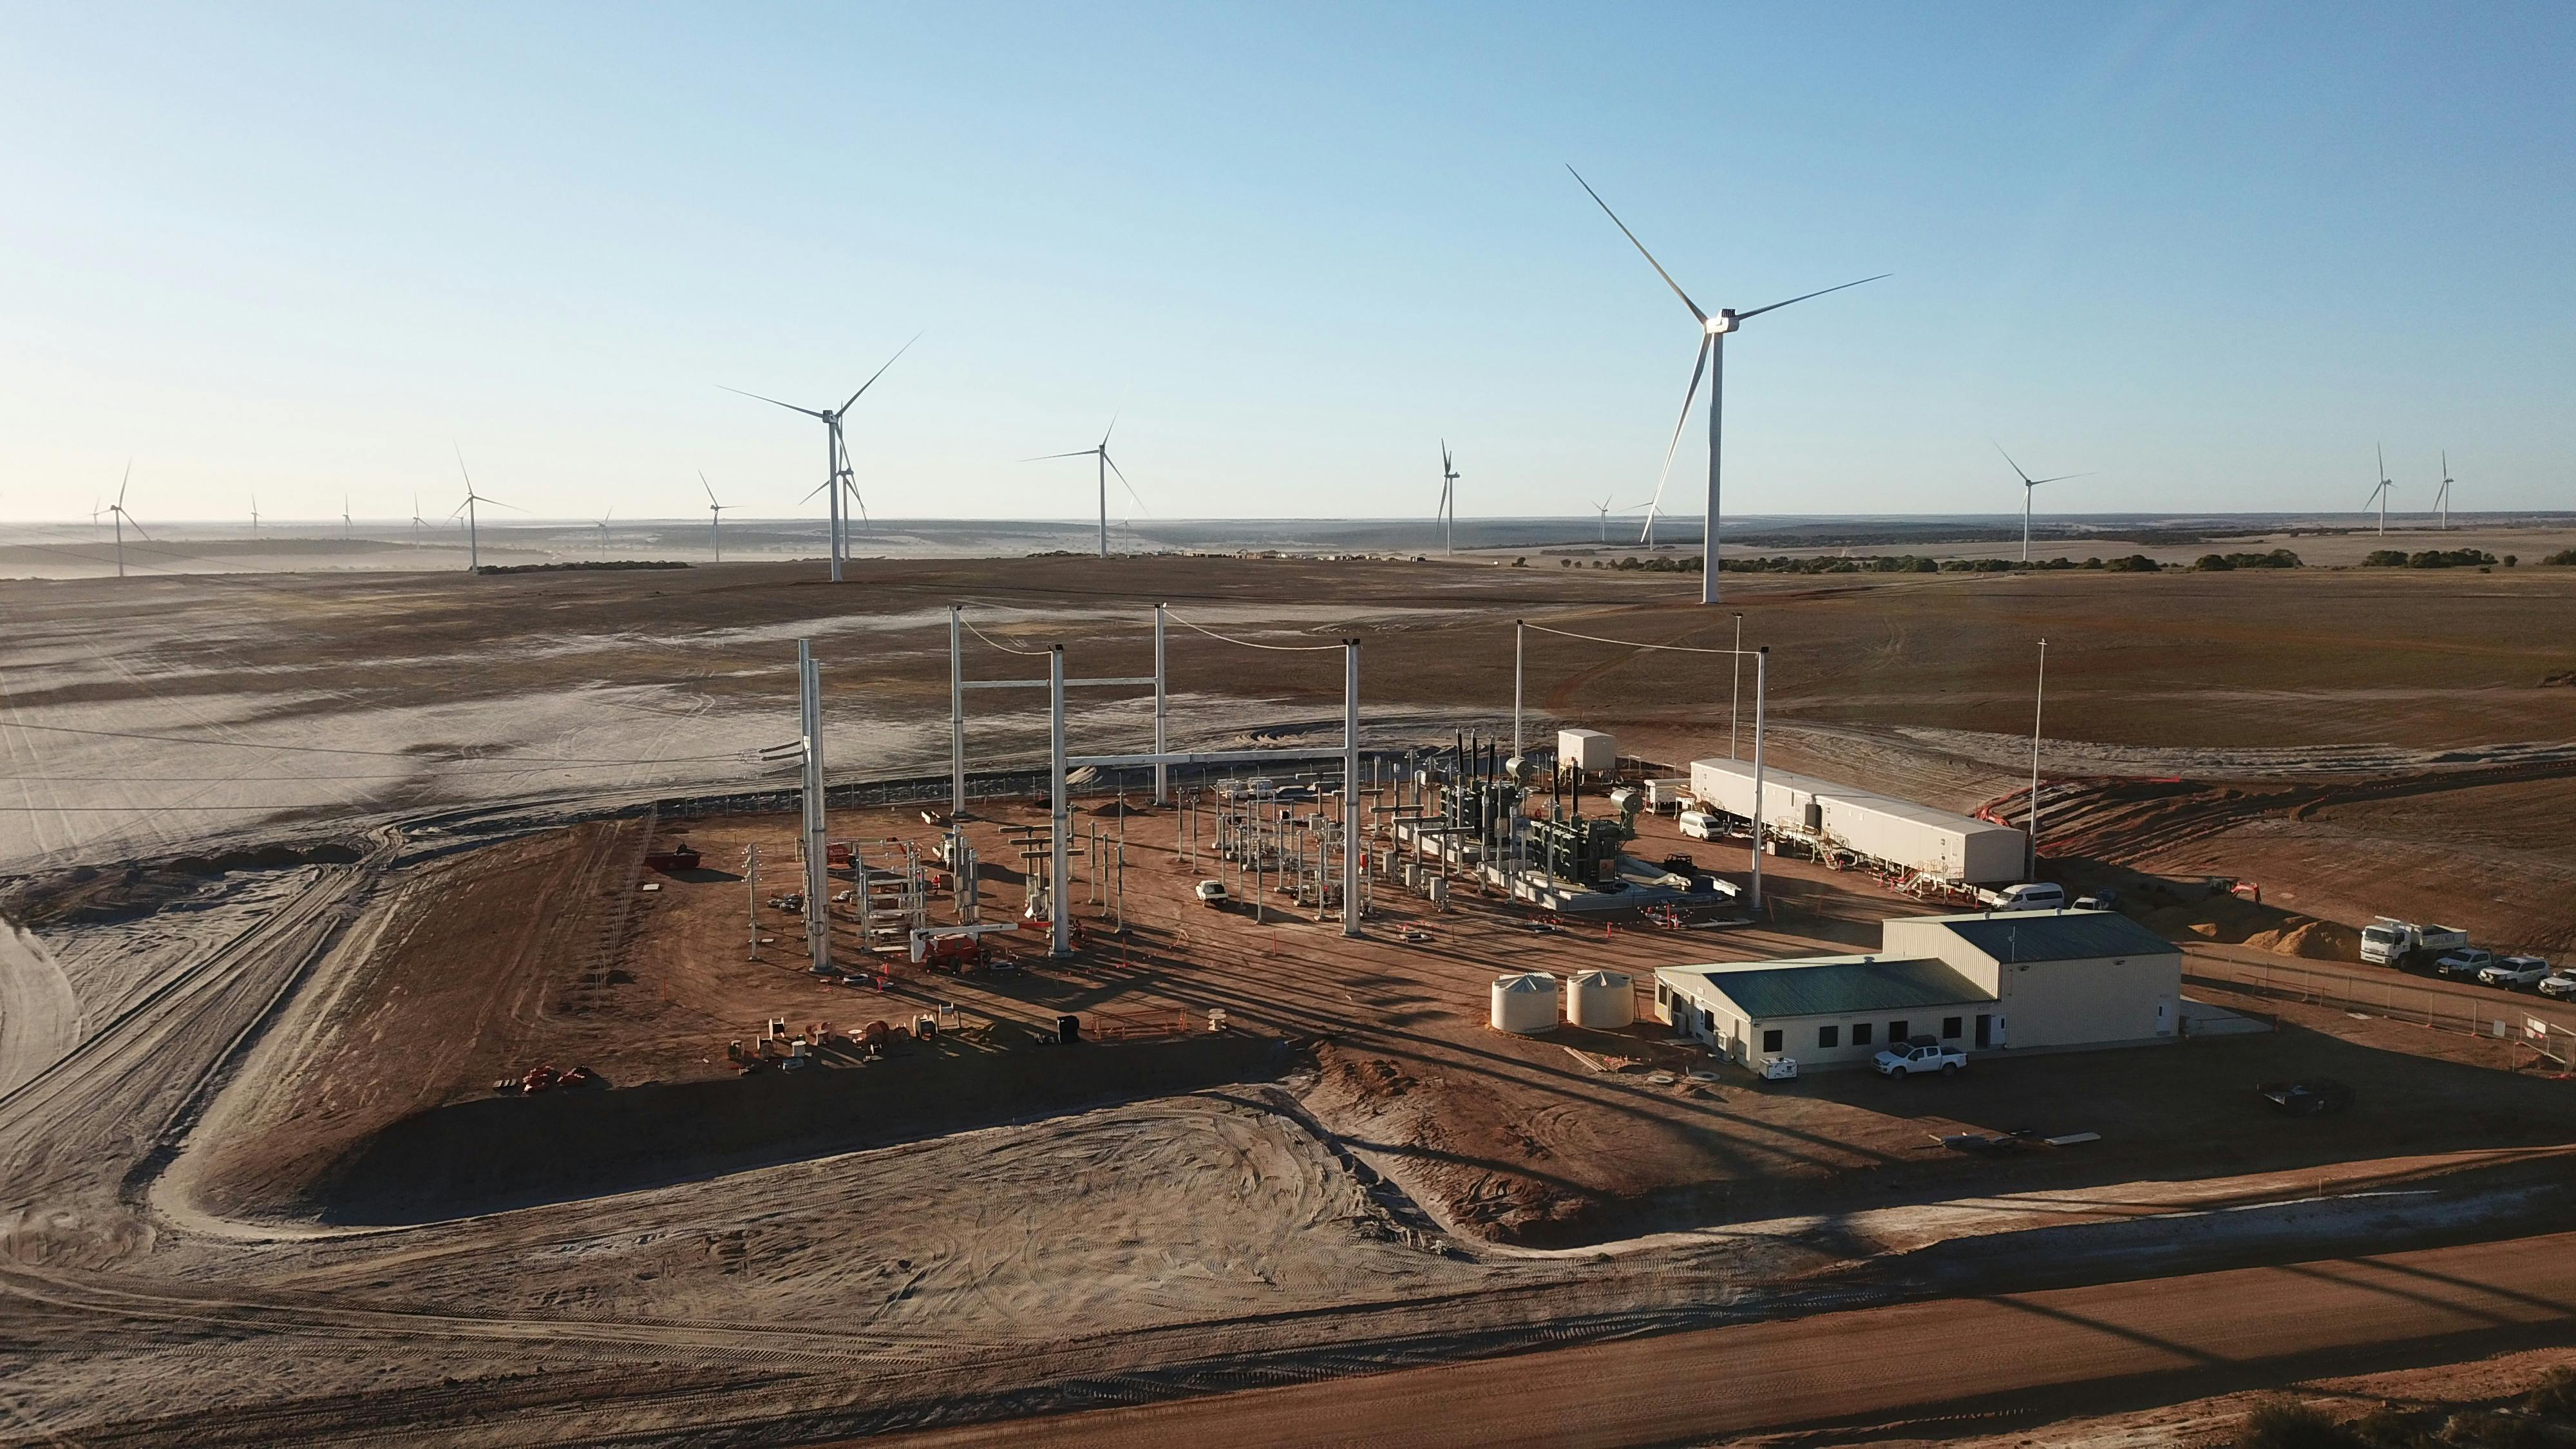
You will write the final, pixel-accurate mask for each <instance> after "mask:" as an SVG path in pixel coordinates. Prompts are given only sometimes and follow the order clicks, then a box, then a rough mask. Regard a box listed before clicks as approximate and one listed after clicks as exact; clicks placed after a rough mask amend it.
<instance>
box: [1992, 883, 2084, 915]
mask: <svg viewBox="0 0 2576 1449" xmlns="http://www.w3.org/2000/svg"><path fill="white" fill-rule="evenodd" d="M1977 894H1978V895H1979V896H1981V897H1983V898H1984V900H1985V903H1986V904H1987V905H1989V906H1991V907H1993V908H1994V909H1996V910H1998V911H2062V910H2064V909H2066V887H2064V886H2062V885H2059V884H2058V883H2057V882H2055V881H2051V880H2034V881H2024V882H2022V883H2021V884H2020V885H2011V886H2005V887H2004V888H2003V889H2002V890H1999V891H1979V892H1978V893H1977Z"/></svg>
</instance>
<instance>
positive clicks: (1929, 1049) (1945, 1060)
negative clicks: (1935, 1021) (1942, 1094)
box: [1869, 1037, 1968, 1082]
mask: <svg viewBox="0 0 2576 1449" xmlns="http://www.w3.org/2000/svg"><path fill="white" fill-rule="evenodd" d="M1869 1064H1870V1066H1871V1067H1872V1068H1873V1069H1875V1070H1876V1071H1877V1073H1878V1074H1879V1075H1880V1076H1882V1077H1886V1078H1888V1079H1889V1080H1891V1081H1898V1082H1901V1081H1903V1080H1905V1078H1906V1076H1907V1075H1908V1074H1909V1073H1911V1074H1915V1075H1920V1074H1922V1073H1925V1072H1939V1073H1940V1074H1941V1075H1943V1076H1945V1077H1949V1076H1956V1075H1958V1071H1959V1068H1961V1067H1964V1066H1966V1065H1967V1064H1968V1054H1967V1053H1966V1052H1963V1051H1961V1050H1959V1049H1958V1048H1957V1047H1954V1046H1943V1045H1942V1044H1941V1043H1939V1042H1937V1041H1933V1040H1931V1039H1929V1038H1925V1037H1916V1038H1915V1039H1913V1040H1912V1041H1907V1042H1900V1043H1898V1044H1897V1045H1895V1046H1891V1047H1889V1048H1888V1049H1887V1050H1885V1051H1883V1052H1880V1053H1879V1054H1878V1055H1877V1056H1874V1057H1872V1058H1870V1061H1869Z"/></svg>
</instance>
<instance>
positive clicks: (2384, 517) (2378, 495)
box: [2361, 447, 2397, 538]
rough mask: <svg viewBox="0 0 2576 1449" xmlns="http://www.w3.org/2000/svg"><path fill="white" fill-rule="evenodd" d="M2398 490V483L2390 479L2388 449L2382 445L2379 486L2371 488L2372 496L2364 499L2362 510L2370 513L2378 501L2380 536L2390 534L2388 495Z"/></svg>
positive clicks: (2384, 536) (2383, 536)
mask: <svg viewBox="0 0 2576 1449" xmlns="http://www.w3.org/2000/svg"><path fill="white" fill-rule="evenodd" d="M2396 491H2397V485H2396V484H2394V483H2392V482H2390V481H2388V449H2387V448H2385V447H2382V448H2381V449H2380V450H2379V486H2378V487H2376V488H2373V489H2371V490H2370V496H2369V497H2368V498H2365V499H2363V500H2362V503H2361V511H2362V512H2364V513H2368V512H2369V511H2370V506H2371V505H2372V504H2374V503H2376V504H2378V505H2379V536H2380V537H2381V538H2386V537H2387V536H2388V495H2390V494H2392V493H2394V492H2396Z"/></svg>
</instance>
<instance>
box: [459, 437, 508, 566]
mask: <svg viewBox="0 0 2576 1449" xmlns="http://www.w3.org/2000/svg"><path fill="white" fill-rule="evenodd" d="M456 471H457V472H459V473H462V474H464V476H465V501H464V502H462V503H459V504H457V505H456V513H462V514H464V515H465V571H466V572H467V573H472V572H474V571H475V570H477V569H480V568H481V567H483V536H482V530H481V527H480V524H479V522H478V520H477V519H476V517H475V513H474V505H476V504H478V503H489V504H491V505H492V506H493V507H495V508H508V507H510V506H511V505H509V504H507V503H504V502H502V501H501V500H500V499H498V498H486V497H484V496H483V495H482V494H480V493H477V492H475V491H474V475H473V474H471V473H467V472H465V450H464V449H463V448H458V449H457V450H456ZM456 513H451V514H449V515H447V516H448V517H449V518H451V519H452V518H454V517H456Z"/></svg>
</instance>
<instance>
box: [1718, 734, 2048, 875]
mask: <svg viewBox="0 0 2576 1449" xmlns="http://www.w3.org/2000/svg"><path fill="white" fill-rule="evenodd" d="M1691 793H1692V794H1694V795H1696V796H1698V797H1699V798H1700V799H1701V800H1702V801H1703V802H1705V803H1707V804H1709V805H1712V806H1714V807H1716V808H1717V809H1720V810H1723V811H1725V812H1726V813H1728V814H1730V815H1737V816H1742V817H1744V818H1746V819H1750V818H1751V817H1752V815H1753V767H1752V766H1751V765H1750V764H1748V763H1746V762H1745V761H1742V760H1693V761H1692V762H1691ZM1762 815H1763V823H1764V824H1765V825H1766V826H1768V827H1769V828H1771V829H1772V830H1775V831H1778V832H1781V833H1784V834H1788V835H1794V836H1797V837H1800V838H1802V839H1807V840H1813V841H1817V842H1820V843H1830V844H1833V845H1839V846H1842V847H1844V848H1846V849H1848V850H1851V851H1853V852H1854V853H1856V854H1859V855H1862V856H1865V857H1867V858H1869V859H1872V860H1879V861H1885V862H1887V863H1888V864H1890V865H1894V866H1899V867H1902V868H1904V869H1906V870H1910V871H1915V872H1917V873H1919V874H1923V875H1928V876H1932V877H1935V878H1937V879H1940V880H1947V881H1958V882H1961V883H1964V884H1968V885H1980V884H1984V883H1987V882H1991V881H2013V880H2019V879H2021V875H2022V866H2023V863H2024V862H2025V861H2026V860H2027V858H2028V852H2029V849H2030V847H2029V840H2028V837H2026V836H2024V835H2023V834H2022V832H2020V831H2018V830H2015V829H2013V828H2011V827H2010V826H2005V825H1996V824H1993V823H1991V822H1988V821H1984V820H1979V819H1976V818H1974V817H1972V816H1967V815H1957V814H1953V813H1951V812H1950V811H1947V810H1936V809H1934V808H1932V807H1931V806H1929V805H1918V804H1916V803H1915V802H1913V801H1911V800H1899V799H1897V798H1896V797H1894V796H1892V795H1881V794H1879V793H1877V792H1875V791H1871V790H1862V789H1857V788H1855V787H1853V786H1850V785H1840V784H1836V783H1835V782H1833V781H1831V780H1825V779H1820V778H1818V777H1816V776H1814V775H1801V774H1798V773H1797V772H1795V771H1791V770H1772V769H1765V770H1764V771H1763V772H1762Z"/></svg>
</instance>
